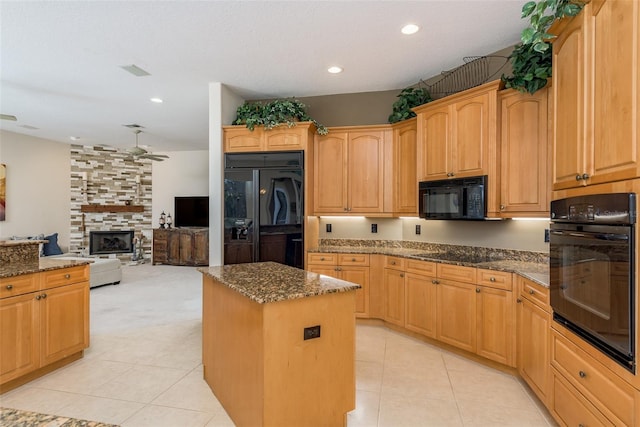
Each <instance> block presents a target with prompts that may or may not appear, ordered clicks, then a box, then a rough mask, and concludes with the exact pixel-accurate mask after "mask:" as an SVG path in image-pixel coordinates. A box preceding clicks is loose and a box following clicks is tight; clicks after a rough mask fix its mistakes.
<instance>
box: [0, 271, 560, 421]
mask: <svg viewBox="0 0 640 427" xmlns="http://www.w3.org/2000/svg"><path fill="white" fill-rule="evenodd" d="M200 323H201V274H200V273H198V272H197V271H196V269H195V268H190V267H172V266H151V265H149V264H145V265H140V266H126V267H124V270H123V281H122V283H121V284H120V285H117V286H106V287H101V288H95V289H92V290H91V346H90V348H89V349H88V350H87V351H86V352H85V357H84V358H83V359H81V360H79V361H77V362H74V363H73V364H71V365H69V366H67V367H64V368H62V369H60V370H58V371H55V372H53V373H51V374H49V375H47V376H45V377H42V378H40V379H38V380H35V381H33V382H31V383H29V384H27V385H24V386H22V387H20V388H17V389H16V390H13V391H11V392H9V393H6V394H5V395H2V396H0V406H4V407H10V408H17V409H23V410H28V411H35V412H42V413H48V414H53V415H60V416H68V417H74V418H81V419H89V420H94V421H102V422H106V423H113V424H120V425H122V426H123V427H133V426H153V427H163V426H166V427H190V426H194V427H195V426H199V427H202V426H206V427H211V426H232V425H233V423H232V422H231V420H230V419H229V417H228V416H227V414H226V412H225V411H224V409H223V408H222V406H221V405H220V403H218V401H217V400H216V399H215V397H214V396H213V393H212V392H211V390H210V389H209V387H208V386H207V384H206V383H205V382H204V380H203V379H202V365H201V327H200ZM356 359H357V360H356V382H357V384H356V389H357V391H356V400H357V403H356V409H355V410H354V411H353V412H351V413H350V414H349V416H348V424H349V426H350V427H356V426H393V427H399V426H412V427H413V426H518V427H521V426H549V425H554V424H553V421H552V420H550V417H549V415H548V413H547V412H546V411H545V410H544V408H541V407H540V405H539V403H538V402H536V401H535V399H534V398H532V396H531V394H530V392H529V391H528V389H527V388H526V386H524V385H523V384H522V383H521V382H520V380H518V379H516V378H514V377H512V376H510V375H508V374H505V373H503V372H500V371H496V370H494V369H491V368H488V367H486V366H483V365H481V364H478V363H476V362H473V361H470V360H467V359H465V358H463V357H460V356H457V355H455V354H452V353H449V352H447V351H444V350H441V349H439V348H437V347H434V346H431V345H429V344H425V343H423V342H420V341H417V340H414V339H412V338H409V337H406V336H404V335H402V334H399V333H397V332H394V331H390V330H388V329H386V328H384V327H378V326H364V325H360V326H358V327H357V341H356Z"/></svg>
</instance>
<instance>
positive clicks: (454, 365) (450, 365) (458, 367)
mask: <svg viewBox="0 0 640 427" xmlns="http://www.w3.org/2000/svg"><path fill="white" fill-rule="evenodd" d="M442 358H443V359H444V363H445V365H446V367H447V371H450V372H451V371H461V372H469V371H473V372H486V373H489V374H491V373H493V372H496V370H495V369H492V368H490V367H488V366H485V365H483V364H481V363H478V362H476V361H474V360H470V359H466V358H464V357H463V356H459V355H457V354H453V353H449V352H447V351H443V353H442Z"/></svg>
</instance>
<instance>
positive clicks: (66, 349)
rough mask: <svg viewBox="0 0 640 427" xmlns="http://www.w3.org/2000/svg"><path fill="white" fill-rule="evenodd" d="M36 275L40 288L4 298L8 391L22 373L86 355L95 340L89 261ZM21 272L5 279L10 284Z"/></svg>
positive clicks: (0, 325)
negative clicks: (91, 325)
mask: <svg viewBox="0 0 640 427" xmlns="http://www.w3.org/2000/svg"><path fill="white" fill-rule="evenodd" d="M33 276H34V280H35V281H36V283H37V287H36V290H35V291H31V292H27V293H24V294H22V295H16V296H10V297H3V298H1V299H0V391H2V392H4V391H8V390H10V389H12V388H14V387H16V386H18V385H20V384H22V383H20V382H19V381H21V377H25V376H28V375H33V373H35V372H37V371H38V370H40V369H41V368H43V369H44V368H46V367H47V366H50V365H52V364H54V363H56V362H60V361H63V360H64V359H67V358H69V359H70V358H71V357H76V356H77V355H81V354H82V351H83V350H84V349H85V348H87V347H88V346H89V267H88V266H83V267H72V268H62V269H56V270H49V271H44V272H41V273H36V274H34V275H33ZM20 278H21V276H18V277H17V278H15V279H14V280H4V281H3V283H2V284H3V286H4V287H6V286H7V285H11V283H12V282H16V283H18V282H19V281H20ZM5 283H6V285H5ZM76 358H77V357H76ZM43 373H46V372H43ZM22 382H25V380H22Z"/></svg>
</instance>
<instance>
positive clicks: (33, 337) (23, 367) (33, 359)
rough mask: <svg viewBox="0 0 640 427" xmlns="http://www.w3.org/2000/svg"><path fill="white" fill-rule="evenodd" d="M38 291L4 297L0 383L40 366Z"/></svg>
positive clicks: (0, 321) (0, 319) (0, 307)
mask: <svg viewBox="0 0 640 427" xmlns="http://www.w3.org/2000/svg"><path fill="white" fill-rule="evenodd" d="M35 296H36V293H29V294H25V295H19V296H16V297H11V298H6V299H2V300H0V384H4V383H5V382H7V381H11V380H12V379H15V378H18V377H19V376H21V375H22V374H25V373H27V372H29V371H33V370H35V369H37V368H38V367H39V366H40V356H39V348H40V346H39V341H38V311H37V310H38V302H39V301H37V300H36V299H35Z"/></svg>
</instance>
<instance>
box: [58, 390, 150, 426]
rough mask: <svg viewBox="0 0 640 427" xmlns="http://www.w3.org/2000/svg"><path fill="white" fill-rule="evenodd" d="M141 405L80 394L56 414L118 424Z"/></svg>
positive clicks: (141, 405)
mask: <svg viewBox="0 0 640 427" xmlns="http://www.w3.org/2000/svg"><path fill="white" fill-rule="evenodd" d="M143 407H144V404H142V403H135V402H125V401H123V400H115V399H105V398H103V397H94V396H80V397H79V398H78V399H76V400H75V401H73V402H72V403H71V404H69V405H67V406H65V407H64V408H62V409H60V410H59V411H57V413H56V415H62V416H63V417H72V418H80V419H83V420H90V421H100V422H103V423H110V424H120V423H122V422H123V421H124V420H126V419H127V418H129V417H131V416H132V415H133V414H135V413H136V412H138V411H139V410H140V409H142V408H143Z"/></svg>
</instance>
